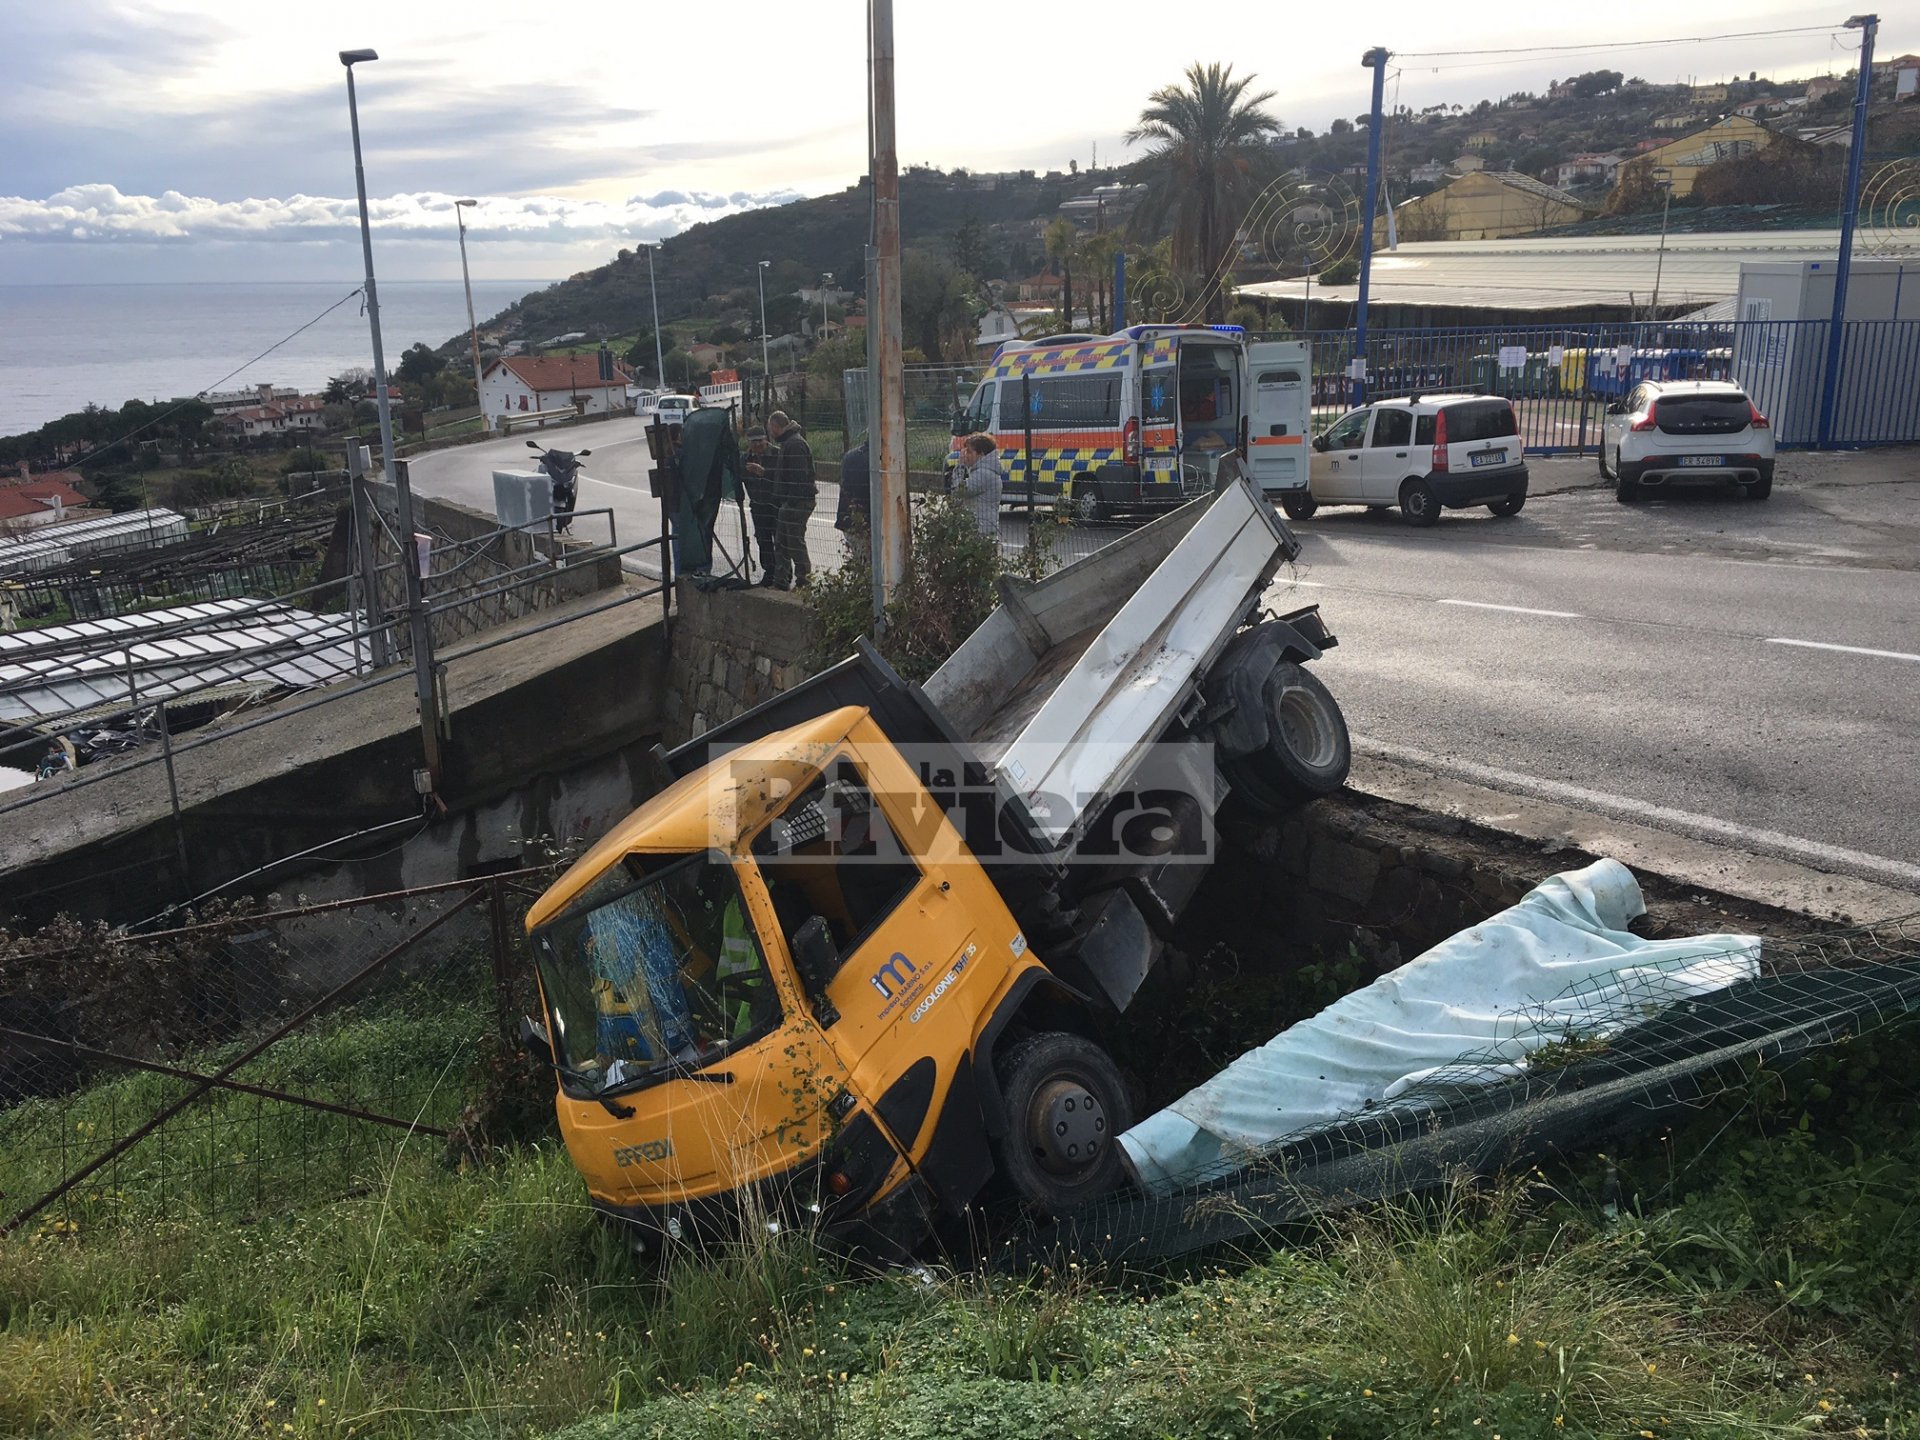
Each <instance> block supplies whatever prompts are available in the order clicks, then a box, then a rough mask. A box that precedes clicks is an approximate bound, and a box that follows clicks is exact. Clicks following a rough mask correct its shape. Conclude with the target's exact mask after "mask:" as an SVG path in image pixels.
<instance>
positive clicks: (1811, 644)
mask: <svg viewBox="0 0 1920 1440" xmlns="http://www.w3.org/2000/svg"><path fill="white" fill-rule="evenodd" d="M1760 643H1761V644H1763V645H1800V646H1803V647H1805V648H1806V649H1808V650H1839V651H1842V652H1844V653H1845V654H1848V655H1877V656H1879V658H1880V659H1882V660H1912V661H1914V662H1915V663H1916V664H1920V655H1909V654H1908V653H1907V652H1906V651H1904V650H1869V649H1867V648H1866V647H1865V646H1863V645H1830V644H1828V643H1827V642H1826V641H1825V640H1786V639H1782V638H1781V637H1779V636H1777V635H1775V636H1769V637H1768V638H1767V639H1765V640H1763V641H1761V642H1760Z"/></svg>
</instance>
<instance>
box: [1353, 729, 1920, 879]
mask: <svg viewBox="0 0 1920 1440" xmlns="http://www.w3.org/2000/svg"><path fill="white" fill-rule="evenodd" d="M1353 748H1354V749H1356V750H1358V751H1361V752H1363V753H1365V754H1368V755H1378V756H1380V757H1382V758H1383V759H1387V760H1398V761H1400V762H1401V763H1402V764H1406V765H1419V766H1424V767H1425V768H1427V769H1429V770H1435V771H1438V772H1440V773H1441V774H1448V775H1457V776H1458V777H1460V778H1461V779H1463V780H1476V781H1479V782H1480V783H1481V784H1484V785H1491V786H1494V787H1496V788H1498V789H1502V790H1511V791H1517V792H1518V793H1520V794H1522V795H1531V796H1533V797H1535V798H1536V799H1542V800H1564V801H1567V802H1568V803H1570V804H1574V805H1578V806H1582V807H1584V808H1586V809H1588V810H1598V811H1601V812H1603V813H1605V814H1609V815H1613V816H1615V817H1616V818H1618V819H1621V820H1638V821H1642V822H1644V823H1650V824H1653V825H1659V826H1664V827H1665V828H1667V829H1674V830H1680V831H1683V832H1684V831H1686V830H1694V831H1698V832H1701V833H1703V834H1705V835H1708V836H1711V837H1713V838H1715V839H1719V840H1727V841H1731V842H1733V843H1735V844H1738V845H1742V846H1745V847H1747V848H1750V849H1751V848H1759V849H1766V850H1772V851H1774V852H1776V853H1778V854H1782V855H1786V856H1790V857H1791V858H1793V859H1796V860H1805V861H1808V862H1810V863H1812V864H1814V865H1815V866H1816V867H1818V866H1819V865H1820V864H1821V863H1823V862H1824V864H1825V865H1826V866H1827V867H1829V868H1835V867H1839V868H1846V869H1850V870H1852V871H1854V872H1855V873H1862V872H1864V873H1865V874H1867V875H1870V876H1873V877H1875V878H1877V879H1881V880H1891V881H1892V882H1893V883H1895V884H1896V885H1904V886H1913V885H1915V884H1920V865H1909V864H1907V863H1906V862H1905V861H1904V860H1893V859H1889V858H1888V857H1887V856H1885V855H1869V854H1866V853H1865V852H1864V851H1860V850H1848V849H1845V848H1843V847H1841V846H1838V845H1827V844H1824V843H1822V842H1821V841H1818V840H1807V839H1804V838H1802V837H1801V836H1798V835H1783V834H1781V833H1780V832H1779V831H1778V830H1762V829H1757V828H1755V827H1752V826H1747V825H1736V824H1734V823H1732V822H1731V821H1728V820H1718V819H1715V818H1714V817H1713V816H1711V815H1696V814H1694V813H1693V812H1692V811H1691V810H1675V809H1672V808H1671V807H1669V806H1665V805H1652V804H1649V803H1648V802H1646V801H1645V800H1634V799H1631V798H1629V797H1627V796H1625V795H1609V794H1607V793H1606V792H1604V791H1601V790H1589V789H1587V788H1586V787H1585V786H1581V785H1568V784H1566V783H1564V782H1562V781H1559V780H1541V779H1538V778H1536V777H1535V776H1532V775H1522V774H1520V773H1518V772H1517V771H1513V770H1500V769H1496V768H1495V767H1494V766H1492V765H1478V764H1475V763H1474V762H1473V761H1471V760H1455V759H1452V758H1450V757H1447V756H1444V755H1432V754H1429V753H1428V752H1426V751H1424V750H1416V749H1414V748H1413V747H1412V746H1408V745H1395V744H1393V743H1392V742H1390V741H1386V740H1374V739H1370V738H1368V737H1365V736H1360V735H1356V736H1354V737H1353Z"/></svg>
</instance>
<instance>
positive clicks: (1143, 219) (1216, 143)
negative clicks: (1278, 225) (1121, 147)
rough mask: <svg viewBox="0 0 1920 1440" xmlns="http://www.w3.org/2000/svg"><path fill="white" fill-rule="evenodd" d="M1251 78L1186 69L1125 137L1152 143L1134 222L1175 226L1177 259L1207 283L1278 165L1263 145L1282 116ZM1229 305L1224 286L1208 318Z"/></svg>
mask: <svg viewBox="0 0 1920 1440" xmlns="http://www.w3.org/2000/svg"><path fill="white" fill-rule="evenodd" d="M1252 84H1253V76H1251V75H1248V76H1245V77H1243V78H1241V79H1237V80H1236V79H1235V78H1234V75H1233V67H1232V66H1231V65H1221V64H1218V63H1215V64H1212V65H1201V64H1200V63H1199V62H1198V61H1196V62H1195V63H1193V64H1192V65H1189V66H1188V67H1187V74H1186V83H1185V85H1184V86H1182V85H1168V86H1164V87H1162V88H1161V89H1159V90H1156V91H1154V92H1153V94H1152V95H1151V96H1149V97H1148V100H1147V108H1146V109H1144V110H1142V111H1141V112H1140V122H1139V124H1137V125H1135V126H1134V127H1133V129H1131V130H1129V131H1128V132H1127V143H1128V144H1133V143H1135V142H1137V141H1141V140H1149V141H1152V142H1154V144H1153V148H1152V149H1151V150H1149V151H1148V152H1147V155H1146V158H1145V167H1146V170H1147V174H1148V184H1149V187H1150V188H1149V190H1148V192H1147V198H1146V201H1145V203H1144V204H1142V205H1141V206H1140V208H1139V210H1137V211H1136V212H1135V214H1134V224H1135V225H1136V226H1142V227H1155V228H1170V229H1171V231H1172V234H1173V259H1174V263H1175V264H1177V265H1178V266H1179V267H1180V268H1181V269H1183V270H1186V271H1188V272H1189V273H1193V274H1197V275H1199V276H1201V277H1202V283H1203V284H1204V283H1205V281H1206V279H1208V278H1210V277H1211V276H1212V274H1213V272H1214V270H1215V268H1216V267H1217V266H1218V265H1219V264H1220V263H1221V261H1222V260H1223V259H1224V258H1225V257H1226V253H1227V251H1228V249H1229V247H1230V246H1231V245H1232V243H1233V236H1234V232H1235V230H1237V229H1238V228H1239V224H1240V221H1241V219H1242V217H1243V216H1244V215H1245V214H1246V211H1247V207H1248V205H1249V204H1250V203H1252V200H1253V197H1254V196H1255V194H1256V193H1257V192H1258V191H1259V189H1260V187H1261V186H1262V185H1263V184H1265V183H1266V181H1267V180H1268V178H1269V177H1270V174H1271V172H1272V171H1273V169H1274V165H1273V161H1272V159H1271V152H1270V151H1269V150H1268V149H1267V147H1266V146H1265V144H1264V143H1263V142H1264V141H1265V140H1266V139H1267V137H1268V136H1270V135H1272V134H1273V133H1274V132H1276V131H1277V130H1279V128H1280V122H1279V121H1278V120H1276V119H1275V118H1274V117H1273V116H1272V115H1270V114H1268V113H1267V112H1266V111H1265V110H1263V109H1262V108H1261V107H1262V106H1263V105H1265V104H1266V103H1267V101H1269V100H1271V99H1273V97H1274V92H1273V91H1271V90H1263V91H1261V92H1260V93H1259V94H1257V95H1249V94H1248V93H1247V92H1248V89H1249V87H1251V86H1252ZM1225 310H1226V297H1225V294H1224V291H1223V290H1222V289H1221V287H1219V286H1215V287H1212V289H1211V291H1210V293H1209V295H1208V299H1207V318H1208V319H1209V320H1218V319H1219V318H1220V315H1221V314H1223V313H1224V312H1225Z"/></svg>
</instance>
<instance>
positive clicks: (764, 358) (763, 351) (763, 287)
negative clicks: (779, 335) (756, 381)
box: [760, 260, 773, 409]
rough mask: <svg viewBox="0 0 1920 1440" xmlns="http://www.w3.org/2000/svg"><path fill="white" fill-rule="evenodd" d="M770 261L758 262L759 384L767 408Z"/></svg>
mask: <svg viewBox="0 0 1920 1440" xmlns="http://www.w3.org/2000/svg"><path fill="white" fill-rule="evenodd" d="M772 263H773V262H772V261H771V260H762V261H761V262H760V385H761V390H762V399H763V401H764V402H765V407H766V408H768V409H771V408H772V405H773V360H772V359H771V358H770V357H771V354H772V351H771V349H770V348H769V346H768V344H767V266H769V265H771V264H772Z"/></svg>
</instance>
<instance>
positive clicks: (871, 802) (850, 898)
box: [753, 754, 1004, 1157]
mask: <svg viewBox="0 0 1920 1440" xmlns="http://www.w3.org/2000/svg"><path fill="white" fill-rule="evenodd" d="M903 768H904V767H903ZM909 773H910V772H909ZM909 784H911V781H910V780H909V781H906V782H905V783H901V780H900V777H898V776H891V777H889V778H887V779H886V780H884V781H883V782H881V783H879V784H877V785H869V783H868V779H867V777H866V775H865V774H863V772H862V771H861V769H860V767H859V766H858V765H857V764H855V762H854V760H853V759H852V758H850V757H849V756H846V755H844V754H843V755H841V756H839V757H838V758H836V759H834V760H833V761H832V762H831V763H830V764H829V765H828V767H827V769H826V772H825V773H824V774H823V775H822V776H821V777H820V778H819V779H818V780H816V781H815V782H814V783H813V784H812V785H811V786H810V787H809V788H808V790H807V791H806V792H804V793H803V794H802V795H801V796H800V797H799V798H798V799H797V800H796V801H795V802H794V803H793V804H791V805H789V806H788V807H787V809H786V810H785V811H783V812H782V814H781V815H780V817H779V818H778V819H776V820H775V821H774V822H773V823H772V825H770V826H769V827H768V829H767V830H765V831H763V832H762V833H761V835H760V836H759V838H758V839H756V840H755V841H754V844H753V853H754V859H755V861H756V863H757V864H758V866H759V869H760V874H761V878H762V880H763V881H764V882H765V883H766V886H767V891H768V895H769V898H770V899H771V900H772V901H773V906H774V911H775V913H776V914H777V915H778V917H779V920H780V928H781V930H782V931H783V932H785V934H786V935H787V936H789V937H791V936H792V935H793V934H794V932H795V931H796V930H798V929H799V927H800V926H801V925H802V924H804V923H805V922H806V921H807V920H808V919H809V918H811V917H812V916H813V915H821V916H824V917H825V919H826V921H827V924H828V929H829V930H830V932H831V934H832V937H833V940H834V943H835V947H836V952H837V959H836V968H835V969H834V972H833V974H832V975H831V977H830V978H829V979H828V980H827V983H826V997H827V999H828V1000H829V1001H830V1002H831V1004H832V1007H833V1012H834V1015H833V1018H832V1021H831V1023H830V1024H828V1025H827V1027H826V1033H827V1041H828V1043H829V1044H831V1045H832V1046H833V1048H834V1050H835V1051H836V1052H837V1053H838V1055H839V1058H840V1060H841V1062H842V1063H843V1064H844V1065H845V1066H846V1067H847V1069H848V1071H849V1072H850V1075H851V1082H850V1088H851V1090H852V1091H853V1093H854V1094H855V1095H856V1096H857V1097H858V1098H860V1099H863V1100H865V1101H866V1102H867V1103H868V1104H869V1105H871V1106H872V1108H873V1110H874V1113H875V1114H876V1115H877V1116H878V1117H879V1119H880V1121H881V1122H882V1124H883V1125H884V1126H885V1127H886V1129H887V1131H888V1133H889V1134H890V1136H891V1137H892V1139H893V1141H894V1143H895V1145H896V1147H897V1148H898V1149H899V1151H900V1152H901V1154H903V1155H906V1156H909V1157H913V1156H916V1155H917V1154H919V1153H920V1152H921V1151H923V1150H924V1149H925V1146H926V1143H927V1141H928V1140H929V1139H930V1138H931V1136H932V1132H933V1127H934V1121H935V1120H936V1119H937V1118H938V1115H939V1112H940V1101H941V1100H942V1099H943V1098H944V1096H945V1094H946V1091H947V1088H948V1086H949V1085H950V1084H951V1083H952V1081H953V1078H954V1075H955V1073H956V1071H957V1070H958V1067H959V1065H960V1063H961V1061H962V1060H964V1059H965V1057H966V1055H967V1053H968V1050H969V1047H970V1046H971V1044H972V1039H973V1033H974V1025H973V1024H972V1023H971V1020H970V1019H969V1018H967V1017H968V1016H969V1015H970V1013H971V1011H973V1010H974V1009H976V1008H978V1007H979V1006H980V1005H982V1004H984V996H983V995H982V994H977V993H976V992H982V991H984V989H985V988H986V987H985V986H982V985H979V984H973V983H969V982H972V981H975V980H976V979H984V980H986V981H987V982H988V984H989V985H990V984H991V980H992V976H991V974H989V973H987V972H988V971H989V969H990V967H988V966H987V965H986V964H984V963H983V962H982V963H976V962H981V957H980V954H979V952H980V942H979V940H978V938H977V934H976V920H977V917H978V915H979V914H980V913H981V912H980V910H979V908H978V907H977V906H976V905H973V904H970V903H969V900H970V898H971V896H970V886H969V879H970V877H969V876H968V875H965V874H962V873H961V872H962V869H963V867H962V866H960V865H949V864H948V863H946V859H947V857H945V856H943V853H942V850H943V847H942V846H941V845H940V844H938V843H936V844H934V845H933V846H932V847H931V852H930V853H929V847H928V845H927V843H926V840H925V837H923V836H921V835H919V834H918V828H919V826H920V824H921V823H922V822H920V821H917V820H916V819H915V817H914V816H913V814H912V813H910V812H909V813H893V814H890V813H889V811H890V809H891V810H893V811H896V812H897V811H899V810H900V807H901V805H902V804H910V803H911V797H905V796H899V795H896V794H895V793H894V792H896V791H898V790H904V789H906V788H907V785H909ZM876 790H878V791H879V792H881V793H880V794H878V795H876V793H875V792H876ZM921 798H923V799H924V791H923V792H922V794H921ZM935 818H936V819H938V818H939V816H938V812H937V811H936V812H935ZM977 869H978V867H977V866H972V867H971V870H973V871H977ZM982 883H984V882H982ZM1001 969H1002V970H1003V971H1004V965H1003V966H1002V967H1001ZM956 1015H958V1016H960V1017H962V1018H960V1019H959V1020H958V1021H957V1022H955V1023H950V1022H953V1021H954V1017H955V1016H956ZM819 1098H820V1099H821V1101H822V1102H824V1101H825V1100H827V1099H828V1098H830V1097H828V1096H824V1095H823V1096H821V1097H819Z"/></svg>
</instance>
